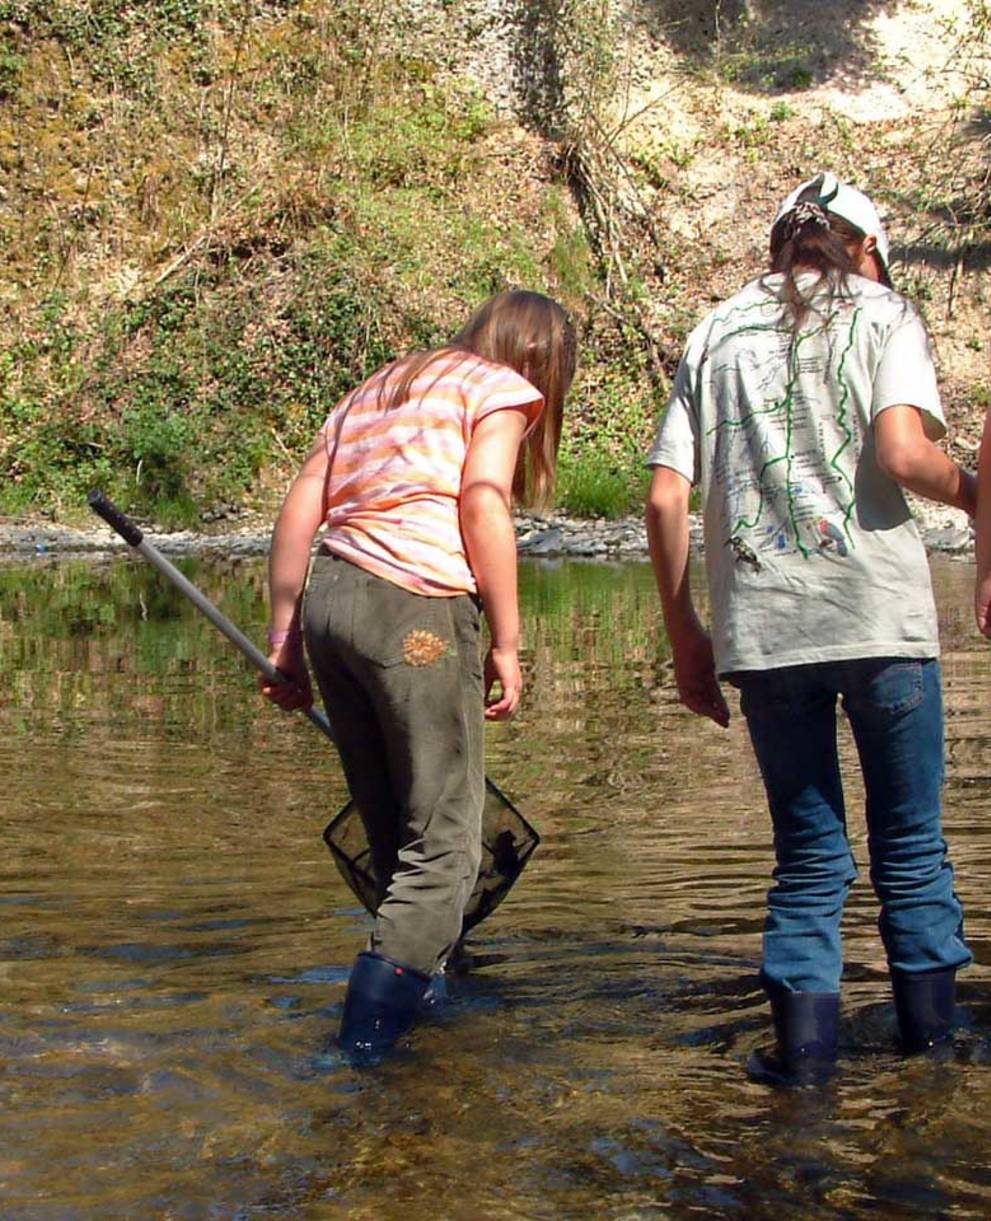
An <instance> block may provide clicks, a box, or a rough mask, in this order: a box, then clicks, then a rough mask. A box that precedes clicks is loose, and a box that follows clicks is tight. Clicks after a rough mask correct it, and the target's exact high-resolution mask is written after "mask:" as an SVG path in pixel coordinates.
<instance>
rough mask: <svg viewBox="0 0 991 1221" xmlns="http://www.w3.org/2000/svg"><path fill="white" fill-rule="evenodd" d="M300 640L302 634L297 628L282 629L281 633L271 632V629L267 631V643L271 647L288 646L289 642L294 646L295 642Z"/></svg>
mask: <svg viewBox="0 0 991 1221" xmlns="http://www.w3.org/2000/svg"><path fill="white" fill-rule="evenodd" d="M302 639H303V633H302V632H301V631H300V630H299V628H298V627H290V628H284V629H283V630H282V631H278V632H276V631H273V630H272V628H269V629H268V643H269V644H272V645H275V644H288V643H290V642H291V643H293V644H295V643H296V641H297V640H302Z"/></svg>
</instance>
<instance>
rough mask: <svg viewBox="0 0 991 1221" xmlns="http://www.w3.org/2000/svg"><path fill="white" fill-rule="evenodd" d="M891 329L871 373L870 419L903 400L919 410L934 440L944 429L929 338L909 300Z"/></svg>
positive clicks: (941, 434) (944, 422)
mask: <svg viewBox="0 0 991 1221" xmlns="http://www.w3.org/2000/svg"><path fill="white" fill-rule="evenodd" d="M902 304H903V309H902V311H901V313H900V316H899V318H898V319H897V321H896V322H895V324H894V326H893V327H892V328H891V330H890V332H889V334H888V337H887V340H886V341H885V344H884V347H883V349H882V351H881V355H880V359H879V360H878V364H877V368H876V370H875V373H874V394H873V402H872V405H871V418H872V419H877V417H878V415H879V414H880V413H881V412H882V411H884V409H885V408H886V407H894V406H896V405H898V404H900V403H906V404H908V405H909V406H910V407H918V408H919V410H920V411H921V412H922V413H923V420H924V424H925V429H926V435H927V436H928V437H929V438H930V440H933V441H936V440H938V439H939V438H940V437H942V436H943V435H944V433H945V432H946V417H945V416H944V414H943V405H942V402H941V401H940V397H939V386H938V385H937V382H936V368H935V365H934V363H933V354H932V340H931V339H930V338H929V332H928V331H927V330H926V328H925V325H924V324H923V322H922V319H921V318H920V317H919V314H918V312H917V310H916V309H915V308H914V306H912V305H910V304H909V302H907V301H905V302H903V303H902Z"/></svg>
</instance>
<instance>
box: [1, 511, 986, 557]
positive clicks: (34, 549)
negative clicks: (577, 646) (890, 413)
mask: <svg viewBox="0 0 991 1221" xmlns="http://www.w3.org/2000/svg"><path fill="white" fill-rule="evenodd" d="M913 508H914V512H915V518H916V523H917V525H918V526H919V533H920V534H921V536H922V540H923V542H924V543H925V546H926V549H927V550H928V551H930V552H935V553H940V554H945V555H954V556H964V557H966V556H970V555H972V554H973V549H974V532H973V528H972V526H971V524H970V522H969V520H968V518H967V516H966V514H964V513H961V512H960V511H959V510H955V509H946V508H943V507H941V506H938V505H930V504H924V503H922V502H916V504H915V505H914V506H913ZM270 530H271V527H270V526H267V525H266V526H264V527H262V526H259V525H258V524H253V525H251V526H241V527H233V528H231V529H229V530H226V531H224V530H223V529H218V530H216V531H215V532H210V533H202V532H197V531H192V530H182V531H177V532H175V533H169V534H166V533H159V532H156V531H155V530H154V529H152V528H149V529H147V530H146V531H145V537H146V538H147V539H148V541H149V542H151V543H153V544H154V545H155V546H156V547H157V548H158V549H159V550H160V551H162V552H163V553H165V554H167V555H173V556H174V555H200V554H219V555H223V556H259V555H266V554H267V553H268V544H269V536H270ZM516 538H517V544H518V547H519V553H520V555H524V556H534V557H541V558H546V559H588V560H633V559H643V558H645V557H646V556H647V535H646V531H645V529H644V524H643V518H642V517H626V518H619V519H617V520H615V521H607V520H605V519H603V518H573V517H566V516H564V515H562V514H557V513H553V514H550V515H548V516H546V517H537V516H518V517H517V518H516ZM691 540H692V549H693V551H694V552H695V553H697V554H698V553H700V552H701V550H702V527H701V521H700V519H699V518H697V517H693V518H692V519H691ZM126 549H127V544H126V543H125V542H124V541H123V539H121V538H120V537H118V535H116V534H115V533H113V531H112V530H110V528H109V527H108V526H104V525H103V524H102V523H96V522H95V523H94V525H93V528H92V529H88V530H80V529H71V528H69V527H62V526H56V525H45V524H41V525H30V526H25V525H18V524H13V523H5V522H3V521H2V520H0V556H3V557H6V558H7V559H8V560H9V559H13V558H19V557H28V556H43V555H72V554H80V553H101V552H107V553H112V552H120V551H123V550H126Z"/></svg>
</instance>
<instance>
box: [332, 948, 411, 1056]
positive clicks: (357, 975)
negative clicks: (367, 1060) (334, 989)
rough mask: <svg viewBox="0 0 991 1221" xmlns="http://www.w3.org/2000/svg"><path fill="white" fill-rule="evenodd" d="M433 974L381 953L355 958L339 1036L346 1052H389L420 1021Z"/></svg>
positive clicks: (360, 955) (365, 954)
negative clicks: (394, 960)
mask: <svg viewBox="0 0 991 1221" xmlns="http://www.w3.org/2000/svg"><path fill="white" fill-rule="evenodd" d="M429 985H430V976H429V975H424V974H423V972H421V971H416V970H414V969H413V968H412V967H407V966H404V965H403V964H402V963H399V962H393V961H392V959H391V958H383V957H382V955H381V954H372V953H367V952H366V953H362V954H359V955H358V957H357V958H356V959H355V963H354V966H353V967H352V968H351V977H350V979H349V980H348V990H347V995H346V996H345V997H344V1016H343V1017H342V1018H341V1029H340V1032H339V1033H338V1036H337V1041H338V1043H339V1045H340V1046H341V1047H342V1048H344V1050H345V1051H349V1052H358V1053H368V1052H381V1051H388V1050H389V1048H390V1047H393V1046H395V1044H396V1041H397V1040H398V1039H399V1038H401V1037H402V1036H403V1035H404V1034H405V1033H406V1031H407V1030H409V1029H410V1027H411V1026H412V1025H413V1023H414V1022H415V1021H416V1017H417V1014H418V1013H419V1011H420V1005H421V1002H422V1001H423V997H424V995H425V993H426V991H427V988H428V987H429Z"/></svg>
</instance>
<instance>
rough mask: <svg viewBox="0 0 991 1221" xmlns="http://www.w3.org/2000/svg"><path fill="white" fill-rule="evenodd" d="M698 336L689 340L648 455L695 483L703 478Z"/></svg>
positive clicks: (649, 459) (652, 462)
mask: <svg viewBox="0 0 991 1221" xmlns="http://www.w3.org/2000/svg"><path fill="white" fill-rule="evenodd" d="M696 338H697V336H695V335H693V336H692V338H691V339H690V340H689V342H688V347H687V348H686V350H685V354H684V356H683V357H682V358H681V363H680V364H679V365H678V372H677V374H676V376H675V379H674V386H673V387H672V390H671V397H670V399H669V400H668V405H667V409H666V411H665V412H664V414H663V416H662V417H661V420H660V423H659V424H658V426H657V432H656V434H655V436H654V444H653V445H652V446H651V450H650V453H649V455H648V456H647V465H648V466H667V467H670V468H671V470H673V471H677V472H678V474H679V475H684V477H685V478H686V479H690V480H691V482H692V483H693V484H695V483H698V482H699V479H700V478H701V471H700V463H699V455H700V446H699V412H698V403H697V394H696V389H697V386H698V365H697V362H698V359H699V354H698V345H697V342H695V341H696Z"/></svg>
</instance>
